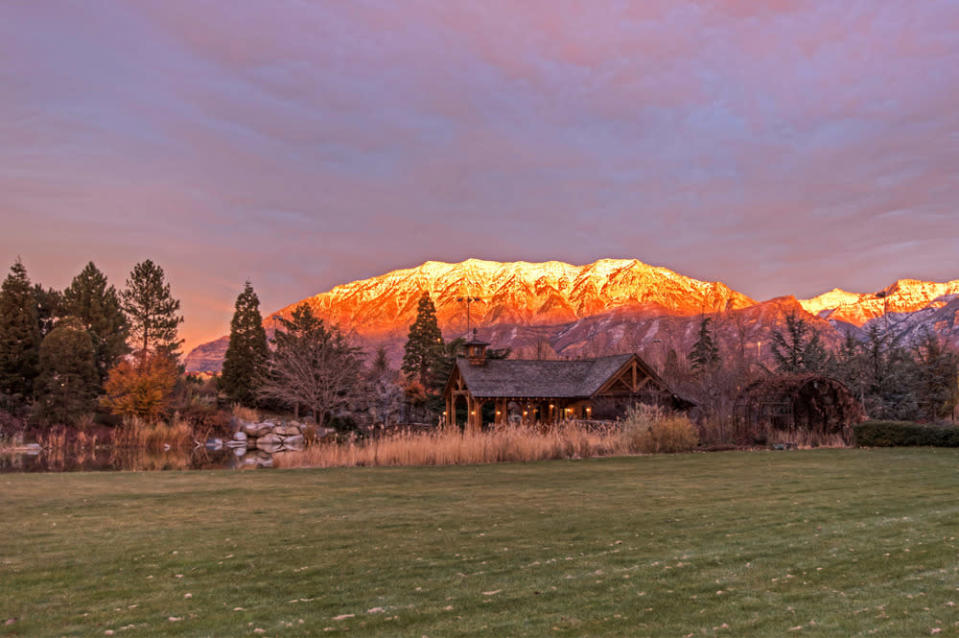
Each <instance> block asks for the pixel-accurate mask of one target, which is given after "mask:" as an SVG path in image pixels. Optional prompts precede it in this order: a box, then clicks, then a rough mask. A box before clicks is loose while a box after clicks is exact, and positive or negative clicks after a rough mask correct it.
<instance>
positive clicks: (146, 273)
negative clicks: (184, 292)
mask: <svg viewBox="0 0 959 638" xmlns="http://www.w3.org/2000/svg"><path fill="white" fill-rule="evenodd" d="M120 300H121V305H122V308H123V311H124V312H125V313H126V315H127V320H128V322H129V326H130V339H131V340H132V343H131V345H132V346H133V350H134V351H135V352H136V353H137V354H138V356H141V357H142V356H144V355H145V354H146V353H148V352H158V353H165V354H168V355H170V356H172V357H174V359H175V358H176V355H177V352H176V351H177V349H178V348H179V347H180V344H182V343H183V341H182V340H180V339H178V338H177V326H179V325H180V324H181V323H182V322H183V317H182V316H180V315H179V311H180V301H179V300H178V299H174V298H173V296H172V295H171V294H170V284H169V283H167V281H166V276H165V275H164V273H163V268H161V267H160V266H158V265H156V264H154V263H153V262H152V261H150V260H149V259H147V260H146V261H144V262H141V263H139V264H137V265H136V266H134V267H133V271H132V272H131V273H130V278H129V279H127V287H126V290H124V291H123V292H122V293H120Z"/></svg>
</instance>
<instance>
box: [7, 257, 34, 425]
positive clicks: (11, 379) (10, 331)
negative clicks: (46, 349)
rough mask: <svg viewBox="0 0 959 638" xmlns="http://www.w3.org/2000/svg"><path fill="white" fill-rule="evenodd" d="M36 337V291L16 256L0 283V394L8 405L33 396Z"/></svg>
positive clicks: (21, 403)
mask: <svg viewBox="0 0 959 638" xmlns="http://www.w3.org/2000/svg"><path fill="white" fill-rule="evenodd" d="M40 340H41V336H40V322H39V313H38V312H37V298H36V291H35V290H34V288H33V286H31V285H30V279H29V277H27V269H26V268H24V266H23V263H22V262H21V261H20V260H19V259H17V261H16V263H14V264H13V266H12V267H11V268H10V274H9V275H7V278H6V279H5V280H4V281H3V286H2V287H0V396H5V397H6V399H7V400H8V401H9V402H10V404H11V407H18V406H21V407H22V406H23V405H25V404H26V403H27V402H29V401H30V400H31V399H32V398H33V390H34V381H35V380H36V378H37V373H38V365H39V355H40Z"/></svg>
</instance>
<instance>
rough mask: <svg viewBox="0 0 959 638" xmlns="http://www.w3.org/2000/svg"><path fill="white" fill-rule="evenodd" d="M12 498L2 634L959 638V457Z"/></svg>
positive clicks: (388, 472) (5, 478)
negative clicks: (951, 637)
mask: <svg viewBox="0 0 959 638" xmlns="http://www.w3.org/2000/svg"><path fill="white" fill-rule="evenodd" d="M0 487H2V491H0V515H2V520H0V635H24V636H35V635H70V636H80V635H83V636H103V635H116V636H145V635H161V634H162V635H218V636H242V635H251V636H255V635H269V636H284V635H285V636H299V635H305V634H306V635H311V634H322V635H344V634H346V635H354V636H358V635H363V636H366V635H380V636H416V637H420V636H431V637H433V638H438V637H445V636H462V635H489V636H553V635H555V636H601V635H609V636H677V637H682V636H731V637H738V636H784V635H797V636H859V635H863V636H866V635H877V636H896V637H900V636H922V635H931V634H936V635H943V636H948V635H959V609H957V607H956V604H959V551H957V550H959V542H957V540H956V537H957V536H959V450H945V449H885V450H817V451H801V452H725V453H712V454H689V455H678V456H647V457H632V458H608V459H594V460H584V461H552V462H543V463H532V464H503V465H485V466H452V467H429V468H375V469H368V468H350V469H336V470H286V471H279V470H274V471H257V472H248V473H233V472H170V473H82V474H43V475H37V474H34V475H9V474H8V475H0ZM8 619H9V620H8Z"/></svg>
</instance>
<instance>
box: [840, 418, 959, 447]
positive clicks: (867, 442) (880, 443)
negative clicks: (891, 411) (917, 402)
mask: <svg viewBox="0 0 959 638" xmlns="http://www.w3.org/2000/svg"><path fill="white" fill-rule="evenodd" d="M853 431H854V433H855V436H856V445H857V446H859V447H907V446H909V447H911V446H929V447H959V427H956V426H952V425H923V424H920V423H913V422H911V421H866V422H865V423H860V424H859V425H855V426H853Z"/></svg>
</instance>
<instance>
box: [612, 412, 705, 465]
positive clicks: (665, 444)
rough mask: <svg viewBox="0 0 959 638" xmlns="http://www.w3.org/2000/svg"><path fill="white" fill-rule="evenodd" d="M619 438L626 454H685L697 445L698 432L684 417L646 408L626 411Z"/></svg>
mask: <svg viewBox="0 0 959 638" xmlns="http://www.w3.org/2000/svg"><path fill="white" fill-rule="evenodd" d="M623 437H624V438H625V439H626V445H627V447H628V448H629V451H631V452H642V453H644V454H673V453H676V452H689V451H691V450H693V449H694V448H695V447H696V446H697V445H698V444H699V432H698V431H697V430H696V427H695V426H694V425H693V424H692V423H691V422H690V420H689V419H688V418H687V417H686V416H685V415H683V414H674V413H669V412H666V411H664V410H663V409H661V408H658V407H654V406H647V405H639V406H636V407H634V408H630V410H629V412H628V413H627V415H626V418H625V420H624V421H623Z"/></svg>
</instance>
